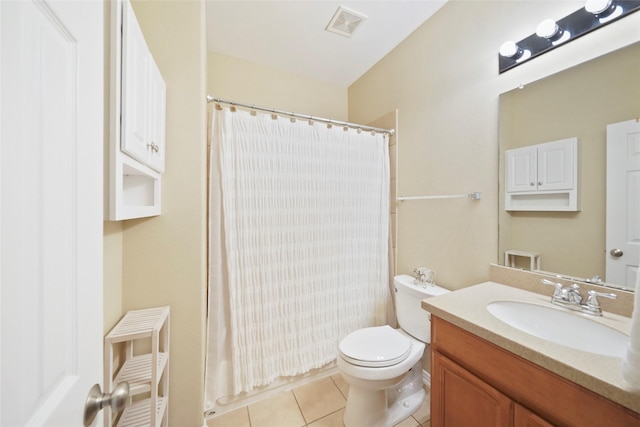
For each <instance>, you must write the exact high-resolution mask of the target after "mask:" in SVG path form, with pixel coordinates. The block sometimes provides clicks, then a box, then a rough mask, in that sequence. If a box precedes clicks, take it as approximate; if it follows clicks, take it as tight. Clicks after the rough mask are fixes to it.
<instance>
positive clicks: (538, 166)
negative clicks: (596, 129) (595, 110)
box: [505, 138, 578, 211]
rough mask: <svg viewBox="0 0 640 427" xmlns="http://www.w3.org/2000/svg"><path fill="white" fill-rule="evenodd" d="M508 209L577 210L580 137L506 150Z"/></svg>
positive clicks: (506, 198)
mask: <svg viewBox="0 0 640 427" xmlns="http://www.w3.org/2000/svg"><path fill="white" fill-rule="evenodd" d="M505 157H506V162H507V164H506V180H507V184H506V194H505V206H506V209H507V210H524V211H576V210H578V191H577V188H578V175H577V169H578V139H577V138H569V139H563V140H560V141H552V142H547V143H543V144H536V145H530V146H527V147H522V148H515V149H512V150H507V151H505Z"/></svg>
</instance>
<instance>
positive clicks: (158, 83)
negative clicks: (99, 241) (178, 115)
mask: <svg viewBox="0 0 640 427" xmlns="http://www.w3.org/2000/svg"><path fill="white" fill-rule="evenodd" d="M110 5H111V8H112V10H111V22H112V31H111V70H110V73H111V85H110V86H111V92H110V97H111V108H110V116H111V123H110V134H111V135H110V137H111V142H110V179H109V200H108V202H107V203H105V205H106V206H108V212H106V217H107V218H108V219H109V220H112V221H118V220H123V219H131V218H141V217H149V216H155V215H159V214H160V211H161V209H160V206H161V205H160V183H161V174H162V173H163V172H164V165H165V123H166V85H165V82H164V80H163V78H162V75H161V73H160V70H159V69H158V66H157V65H156V63H155V61H154V59H153V56H152V54H151V51H150V50H149V48H148V46H147V43H146V40H145V38H144V34H143V33H142V29H141V28H140V25H139V23H138V21H137V19H136V15H135V13H134V10H133V8H132V6H131V3H130V2H129V1H128V0H117V1H113V2H110Z"/></svg>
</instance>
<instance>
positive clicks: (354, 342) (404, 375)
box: [337, 275, 449, 427]
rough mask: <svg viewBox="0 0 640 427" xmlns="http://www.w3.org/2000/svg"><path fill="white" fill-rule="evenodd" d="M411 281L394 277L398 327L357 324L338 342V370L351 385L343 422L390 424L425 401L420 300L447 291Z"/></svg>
mask: <svg viewBox="0 0 640 427" xmlns="http://www.w3.org/2000/svg"><path fill="white" fill-rule="evenodd" d="M415 282H416V280H415V279H414V278H413V277H412V276H408V275H401V276H396V277H395V278H394V284H395V288H396V295H395V296H396V298H395V300H396V303H395V304H396V313H397V316H398V324H399V326H400V329H393V328H391V327H390V326H378V327H371V328H363V329H359V330H357V331H354V332H352V333H350V334H349V335H347V336H346V337H344V338H343V339H342V340H341V341H340V344H339V345H338V359H337V360H338V369H339V370H340V373H341V374H342V377H343V378H344V380H345V381H346V382H347V383H348V384H349V395H348V397H347V407H346V410H345V413H344V425H345V426H346V427H362V426H367V427H390V426H393V425H395V424H397V423H398V422H400V421H402V420H403V419H405V418H407V417H408V416H410V415H411V414H413V413H414V412H415V411H416V410H417V409H418V408H419V407H420V405H421V404H422V402H423V401H424V398H425V391H424V388H423V386H422V365H421V360H422V355H423V354H424V349H425V345H426V344H427V343H429V342H430V341H431V329H430V321H429V313H427V312H426V311H424V310H423V309H422V307H421V301H422V300H423V299H425V298H429V297H433V296H437V295H442V294H444V293H447V292H449V291H448V290H446V289H444V288H441V287H439V286H436V285H432V284H418V283H415Z"/></svg>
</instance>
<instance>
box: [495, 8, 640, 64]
mask: <svg viewBox="0 0 640 427" xmlns="http://www.w3.org/2000/svg"><path fill="white" fill-rule="evenodd" d="M638 10H640V1H614V2H613V3H612V5H611V9H607V10H606V11H603V12H602V13H601V14H594V13H592V12H588V11H587V10H586V9H585V8H584V7H582V8H580V9H578V10H576V11H575V12H573V13H572V14H570V15H567V16H565V17H564V18H562V19H559V20H558V21H556V23H557V24H558V27H559V29H560V30H559V31H564V32H568V33H569V35H568V37H567V38H566V40H565V41H562V42H559V43H558V42H556V43H554V41H553V40H554V38H550V39H547V38H545V37H541V36H539V35H538V34H536V33H534V34H532V35H530V36H529V37H527V38H524V39H522V40H520V41H519V42H517V43H516V45H517V53H516V54H515V55H514V56H511V57H509V56H504V55H503V54H498V61H499V63H498V66H499V72H500V73H504V72H505V71H507V70H510V69H511V68H514V67H517V66H518V65H520V64H524V63H525V62H527V61H529V60H531V59H533V58H535V57H536V56H539V55H542V54H543V53H546V52H549V51H550V50H552V49H555V48H556V47H558V46H561V45H563V44H566V43H569V42H571V41H572V40H575V39H577V38H578V37H581V36H583V35H585V34H587V33H590V32H591V31H593V30H596V29H598V28H600V27H603V26H605V25H608V24H610V23H612V22H615V21H617V20H618V19H620V18H623V17H625V16H627V15H629V14H631V13H633V12H636V11H638ZM608 13H610V15H607V16H604V15H605V14H608Z"/></svg>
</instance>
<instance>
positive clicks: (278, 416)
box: [208, 374, 431, 427]
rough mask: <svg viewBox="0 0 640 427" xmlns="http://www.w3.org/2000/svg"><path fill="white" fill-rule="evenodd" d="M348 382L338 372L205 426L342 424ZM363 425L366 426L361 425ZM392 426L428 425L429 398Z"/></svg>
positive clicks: (329, 426) (340, 426) (320, 426)
mask: <svg viewBox="0 0 640 427" xmlns="http://www.w3.org/2000/svg"><path fill="white" fill-rule="evenodd" d="M348 390H349V385H348V384H347V383H345V382H344V380H343V379H342V377H341V376H340V374H336V375H332V376H331V377H326V378H323V379H320V380H318V381H315V382H312V383H310V384H307V385H304V386H301V387H298V388H295V389H293V390H291V391H286V392H282V393H280V394H278V395H277V396H275V397H272V398H270V399H267V400H263V401H261V402H257V403H252V404H250V405H248V406H246V407H244V408H240V409H236V410H235V411H232V412H229V413H226V414H223V415H220V416H218V417H216V418H213V419H211V420H209V423H208V426H209V427H344V425H343V424H342V416H343V415H344V408H345V405H346V403H347V400H346V398H347V392H348ZM362 427H366V426H362ZM396 427H431V421H430V412H429V398H428V395H427V399H426V401H425V403H423V404H422V406H421V407H420V408H419V409H418V411H417V412H416V413H414V414H413V416H411V417H409V418H407V419H405V420H404V421H402V422H401V423H399V424H396Z"/></svg>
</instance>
